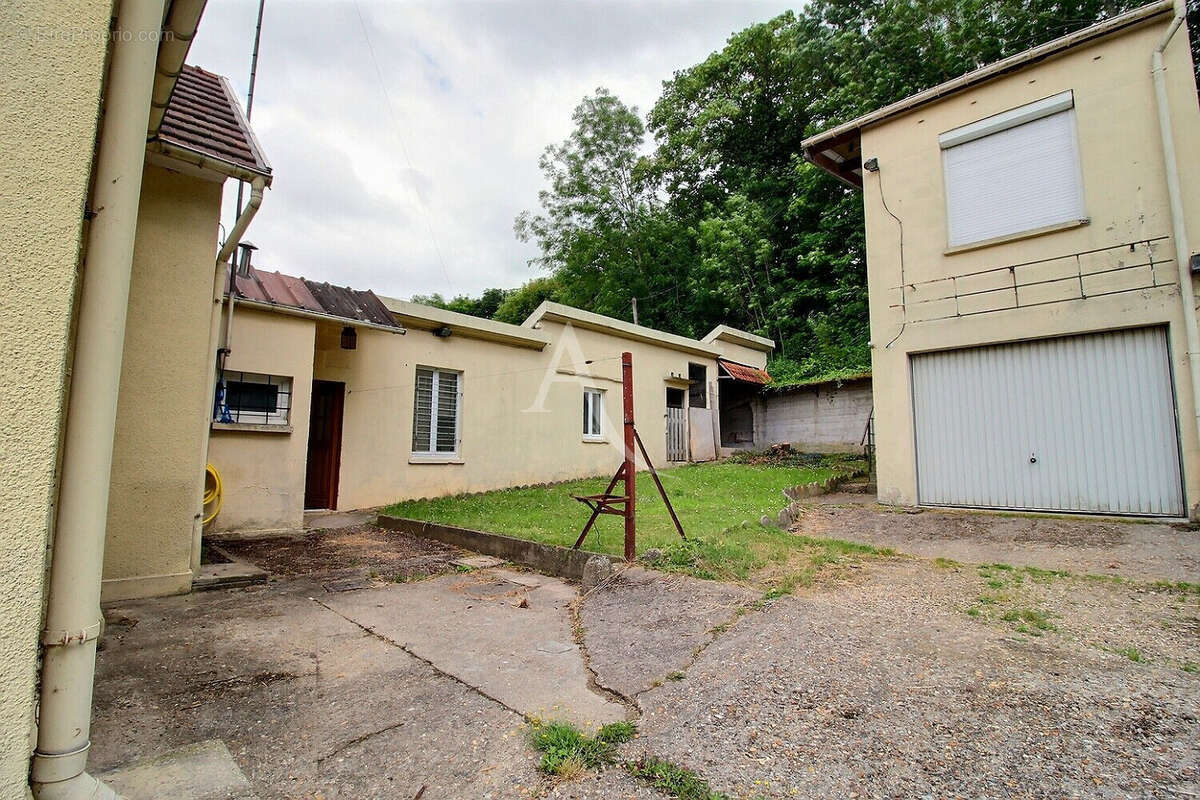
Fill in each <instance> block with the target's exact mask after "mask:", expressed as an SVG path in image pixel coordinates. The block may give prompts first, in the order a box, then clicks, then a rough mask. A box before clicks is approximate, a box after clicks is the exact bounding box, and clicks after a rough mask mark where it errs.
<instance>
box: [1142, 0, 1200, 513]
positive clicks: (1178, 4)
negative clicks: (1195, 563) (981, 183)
mask: <svg viewBox="0 0 1200 800" xmlns="http://www.w3.org/2000/svg"><path fill="white" fill-rule="evenodd" d="M1186 18H1187V6H1186V4H1185V2H1184V0H1175V18H1174V19H1172V20H1171V24H1170V26H1169V27H1168V28H1167V32H1166V33H1165V34H1164V35H1163V38H1162V41H1160V42H1159V44H1158V47H1156V48H1155V49H1154V54H1153V55H1152V56H1151V58H1150V74H1151V76H1152V78H1153V79H1154V99H1155V103H1156V106H1157V109H1158V132H1159V136H1161V137H1162V148H1163V166H1164V167H1165V168H1166V173H1167V199H1168V201H1169V204H1170V208H1171V239H1172V241H1174V243H1175V266H1176V268H1177V269H1178V270H1179V299H1180V302H1181V303H1182V304H1183V328H1184V332H1185V334H1186V336H1187V350H1188V353H1187V355H1188V373H1189V374H1190V376H1191V379H1192V414H1193V417H1194V418H1195V425H1196V433H1197V436H1198V437H1200V325H1197V321H1196V293H1195V289H1194V288H1193V286H1192V270H1191V265H1190V264H1189V263H1188V262H1189V261H1190V260H1191V255H1192V253H1191V247H1190V246H1189V245H1188V237H1187V226H1186V223H1185V221H1184V210H1183V192H1182V190H1181V188H1180V185H1179V165H1178V159H1177V158H1176V154H1175V134H1174V131H1172V129H1171V102H1170V99H1169V97H1168V95H1167V77H1166V67H1165V65H1164V64H1163V52H1164V51H1165V50H1166V49H1167V45H1168V44H1170V43H1171V39H1172V38H1173V37H1174V36H1175V34H1176V32H1177V31H1178V30H1179V28H1180V26H1182V25H1183V22H1184V20H1185V19H1186ZM1192 499H1195V498H1192ZM1193 505H1197V504H1195V503H1193Z"/></svg>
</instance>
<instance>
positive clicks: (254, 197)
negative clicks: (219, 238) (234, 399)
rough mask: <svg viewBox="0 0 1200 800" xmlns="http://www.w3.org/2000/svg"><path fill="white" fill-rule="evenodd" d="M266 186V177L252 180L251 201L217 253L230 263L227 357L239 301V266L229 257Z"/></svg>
mask: <svg viewBox="0 0 1200 800" xmlns="http://www.w3.org/2000/svg"><path fill="white" fill-rule="evenodd" d="M266 188H267V181H266V179H265V178H262V177H255V178H254V180H252V181H251V182H250V201H249V202H248V203H246V207H245V208H244V209H242V213H241V215H240V216H239V217H238V218H237V220H235V221H234V223H233V228H232V229H230V231H229V235H228V236H227V237H225V245H224V246H223V247H222V248H221V250H220V252H218V253H217V263H218V264H225V263H228V264H229V280H228V282H227V283H226V284H225V288H226V290H227V291H228V292H229V300H228V303H229V307H228V309H227V312H228V313H227V315H226V317H225V335H224V336H223V337H222V341H221V347H222V348H223V349H224V350H225V356H226V358H228V357H229V354H230V353H232V352H233V307H234V305H235V304H236V303H237V266H236V265H235V264H233V263H232V262H230V261H229V257H230V256H231V255H233V251H234V248H236V247H237V246H238V242H240V241H241V240H242V234H243V233H245V232H246V228H248V227H250V221H251V220H253V219H254V215H255V214H257V213H258V207H259V206H261V205H262V201H263V190H264V189H266ZM222 363H223V362H222Z"/></svg>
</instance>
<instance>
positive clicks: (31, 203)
mask: <svg viewBox="0 0 1200 800" xmlns="http://www.w3.org/2000/svg"><path fill="white" fill-rule="evenodd" d="M111 10H112V3H111V2H109V1H108V0H65V1H64V2H61V3H56V4H53V5H49V4H46V3H42V2H35V1H34V0H15V2H14V1H13V0H9V1H8V2H5V3H2V4H0V33H2V34H3V38H4V46H3V47H2V48H0V75H3V76H4V79H3V80H2V81H0V152H2V153H3V154H4V157H3V158H0V197H2V198H3V202H0V274H2V276H3V279H2V280H0V306H2V307H3V308H4V313H3V314H0V336H2V337H3V341H4V342H5V343H6V345H7V347H8V354H7V356H6V357H5V358H4V359H3V361H2V362H0V405H2V406H3V408H4V409H5V410H6V415H7V419H6V421H5V425H4V426H3V430H0V553H2V554H3V558H2V559H0V573H2V575H3V579H2V584H3V591H0V676H3V680H0V800H9V799H10V798H13V799H15V798H24V797H27V796H28V789H27V788H26V777H27V773H28V769H29V754H30V752H31V751H32V749H33V740H32V737H31V733H32V725H33V708H34V691H35V686H36V680H37V654H38V644H37V642H38V631H39V629H40V627H41V617H42V603H43V579H44V575H45V567H46V564H47V546H48V543H49V536H50V533H49V532H50V531H51V529H52V526H53V506H54V502H55V497H56V492H57V485H56V479H57V461H58V446H59V434H60V424H61V419H62V414H63V410H64V407H63V401H64V396H65V391H64V375H65V373H66V368H67V364H68V361H69V351H70V335H71V317H72V313H73V307H74V297H75V275H76V268H77V266H78V263H79V259H80V247H81V242H82V239H81V236H82V227H83V226H82V223H83V210H84V204H85V201H86V198H87V191H88V179H89V175H90V173H91V166H92V156H93V144H94V141H95V136H96V124H97V119H98V109H99V102H100V96H101V86H102V83H103V75H104V67H105V55H106V47H105V42H104V36H103V34H104V32H105V31H107V30H108V22H109V19H110V17H111ZM65 19H69V20H70V21H71V27H72V29H74V30H78V31H81V32H90V33H92V34H94V35H93V36H91V37H87V36H81V37H78V38H74V39H72V40H70V41H67V42H64V41H61V40H59V39H56V38H52V37H50V36H48V35H47V34H49V33H52V32H54V31H57V30H59V29H60V28H61V21H62V20H65Z"/></svg>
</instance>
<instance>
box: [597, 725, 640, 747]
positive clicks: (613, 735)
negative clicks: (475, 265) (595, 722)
mask: <svg viewBox="0 0 1200 800" xmlns="http://www.w3.org/2000/svg"><path fill="white" fill-rule="evenodd" d="M636 735H637V724H636V723H633V722H625V721H621V722H610V723H608V724H607V725H604V726H602V727H601V728H600V730H598V731H596V738H597V739H598V740H600V741H602V742H608V743H609V744H624V743H625V742H628V741H629V740H630V739H632V738H633V737H634V736H636Z"/></svg>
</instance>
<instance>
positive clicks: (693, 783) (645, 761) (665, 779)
mask: <svg viewBox="0 0 1200 800" xmlns="http://www.w3.org/2000/svg"><path fill="white" fill-rule="evenodd" d="M625 769H627V770H629V774H630V775H633V776H634V777H636V778H640V779H641V780H643V781H645V782H646V783H648V784H649V785H650V786H653V787H654V788H655V789H658V790H659V791H660V792H664V793H666V794H668V795H670V796H672V797H676V798H679V800H729V798H728V796H727V795H724V794H721V793H720V792H716V791H713V789H712V787H711V786H709V785H708V781H706V780H704V779H703V778H701V777H700V776H699V775H697V774H696V773H694V772H692V771H691V770H689V769H684V768H683V767H680V766H676V765H675V764H672V763H671V762H670V761H663V760H662V759H660V758H655V757H653V756H643V757H642V758H640V759H638V760H637V761H630V762H627V763H626V764H625Z"/></svg>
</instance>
